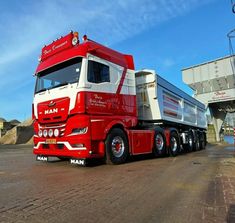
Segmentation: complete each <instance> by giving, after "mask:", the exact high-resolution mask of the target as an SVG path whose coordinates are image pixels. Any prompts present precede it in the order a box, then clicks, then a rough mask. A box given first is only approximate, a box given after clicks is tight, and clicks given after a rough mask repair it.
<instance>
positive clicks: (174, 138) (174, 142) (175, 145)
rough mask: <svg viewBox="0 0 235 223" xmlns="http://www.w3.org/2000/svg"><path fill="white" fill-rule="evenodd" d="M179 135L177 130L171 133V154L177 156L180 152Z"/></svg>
mask: <svg viewBox="0 0 235 223" xmlns="http://www.w3.org/2000/svg"><path fill="white" fill-rule="evenodd" d="M179 148H180V144H179V137H178V135H177V133H176V132H171V134H170V154H171V156H177V155H178V154H179Z"/></svg>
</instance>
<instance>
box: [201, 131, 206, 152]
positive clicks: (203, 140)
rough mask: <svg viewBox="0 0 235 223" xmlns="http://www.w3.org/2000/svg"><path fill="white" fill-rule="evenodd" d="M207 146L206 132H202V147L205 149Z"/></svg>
mask: <svg viewBox="0 0 235 223" xmlns="http://www.w3.org/2000/svg"><path fill="white" fill-rule="evenodd" d="M205 148H206V139H205V134H204V132H201V133H200V149H205Z"/></svg>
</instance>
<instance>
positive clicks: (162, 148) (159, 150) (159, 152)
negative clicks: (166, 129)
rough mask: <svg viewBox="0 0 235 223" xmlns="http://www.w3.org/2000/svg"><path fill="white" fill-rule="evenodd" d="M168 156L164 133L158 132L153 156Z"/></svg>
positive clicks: (155, 137)
mask: <svg viewBox="0 0 235 223" xmlns="http://www.w3.org/2000/svg"><path fill="white" fill-rule="evenodd" d="M165 154H166V140H165V137H164V135H163V133H161V132H159V131H156V132H155V136H154V148H153V155H154V156H155V157H159V156H164V155H165Z"/></svg>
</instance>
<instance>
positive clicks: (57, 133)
mask: <svg viewBox="0 0 235 223" xmlns="http://www.w3.org/2000/svg"><path fill="white" fill-rule="evenodd" d="M59 134H60V132H59V129H55V130H54V136H55V137H58V136H59Z"/></svg>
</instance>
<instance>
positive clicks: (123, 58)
mask: <svg viewBox="0 0 235 223" xmlns="http://www.w3.org/2000/svg"><path fill="white" fill-rule="evenodd" d="M35 75H36V77H37V78H36V79H37V80H36V86H35V94H34V101H33V118H34V129H35V135H34V150H33V151H34V154H36V155H37V159H38V160H47V158H48V157H50V156H55V157H59V158H61V159H62V158H63V159H64V158H68V159H71V162H74V163H76V162H79V163H83V160H85V159H87V158H103V157H106V158H107V157H108V160H111V162H112V163H122V162H124V161H125V160H126V158H127V156H128V155H129V154H130V153H134V152H135V151H131V150H130V149H129V148H132V146H131V145H130V144H131V142H132V139H131V137H133V135H135V133H134V131H132V132H131V133H130V132H129V130H131V129H132V128H133V127H135V126H136V125H137V109H136V89H135V76H134V63H133V58H132V56H130V55H124V54H121V53H119V52H116V51H114V50H112V49H110V48H107V47H105V46H103V45H100V44H98V43H96V42H94V41H91V40H88V39H85V41H84V42H83V43H80V42H79V39H78V33H77V32H71V33H69V34H68V35H66V36H64V37H61V38H60V39H58V40H56V41H53V42H52V43H51V44H49V45H47V46H44V47H43V48H42V53H41V57H40V62H39V65H38V67H37V69H36V72H35ZM136 134H139V132H137V133H136ZM153 134H154V133H153V131H150V132H149V134H147V135H151V136H152V135H153ZM148 140H149V139H148V138H146V137H145V136H144V137H140V140H138V142H137V144H136V146H134V148H137V150H136V152H137V153H138V152H139V153H142V151H139V150H140V148H138V147H141V145H142V143H143V145H144V143H146V141H148ZM135 143H136V142H135ZM151 146H152V145H151V143H150V145H149V146H147V147H148V150H151V149H152V148H149V147H151ZM107 147H109V151H108V152H107ZM145 147H146V145H145ZM76 159H78V161H77V160H76Z"/></svg>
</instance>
